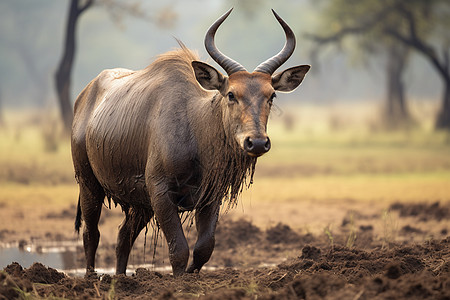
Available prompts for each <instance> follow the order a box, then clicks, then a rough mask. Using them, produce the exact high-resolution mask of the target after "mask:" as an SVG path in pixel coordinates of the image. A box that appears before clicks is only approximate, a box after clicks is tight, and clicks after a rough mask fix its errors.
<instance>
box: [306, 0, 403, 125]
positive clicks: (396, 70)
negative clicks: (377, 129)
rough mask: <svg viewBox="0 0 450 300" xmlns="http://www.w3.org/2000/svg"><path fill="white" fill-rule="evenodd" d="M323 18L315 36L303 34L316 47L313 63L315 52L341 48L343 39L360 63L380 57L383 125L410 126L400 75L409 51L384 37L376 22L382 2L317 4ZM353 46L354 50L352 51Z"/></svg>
mask: <svg viewBox="0 0 450 300" xmlns="http://www.w3.org/2000/svg"><path fill="white" fill-rule="evenodd" d="M321 4H324V5H325V6H324V7H322V8H321V10H322V14H323V19H322V20H323V21H322V25H321V27H322V28H320V29H319V32H320V33H319V34H307V36H308V37H309V38H311V39H312V40H313V41H315V43H316V47H314V48H313V50H312V55H313V59H314V60H317V55H318V53H319V50H320V49H322V48H323V47H324V46H326V45H329V44H335V45H337V46H338V47H339V48H341V49H342V48H345V45H346V44H345V39H346V38H349V37H350V38H353V43H351V44H350V46H349V47H348V48H350V49H351V50H350V51H348V52H350V53H353V55H355V56H359V57H360V58H362V60H363V61H368V60H370V59H371V58H374V57H375V56H374V54H380V53H381V54H382V55H384V57H385V58H386V65H385V74H386V86H385V89H386V91H385V97H386V99H385V105H384V109H383V115H382V118H383V121H384V124H385V125H386V126H387V127H388V128H398V127H403V126H405V125H409V124H410V123H411V116H410V114H409V111H408V107H407V105H406V100H405V91H404V90H405V88H404V83H403V74H404V71H405V68H406V66H407V63H408V58H409V49H408V48H407V47H404V46H402V45H399V43H398V42H396V41H395V40H393V39H392V38H391V37H389V36H387V35H386V34H385V33H384V32H383V28H382V26H379V25H378V21H379V20H380V19H381V18H382V15H383V14H386V12H387V10H388V8H387V7H386V6H385V1H372V0H362V1H354V0H351V1H346V0H336V1H327V2H323V1H322V2H321ZM387 22H389V23H390V24H389V26H398V24H397V23H398V20H396V19H395V18H390V19H389V20H387ZM355 45H356V47H355Z"/></svg>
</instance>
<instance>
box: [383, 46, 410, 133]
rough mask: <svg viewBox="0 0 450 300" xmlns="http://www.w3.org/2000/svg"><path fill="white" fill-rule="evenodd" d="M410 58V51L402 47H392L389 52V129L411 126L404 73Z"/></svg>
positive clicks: (387, 119)
mask: <svg viewBox="0 0 450 300" xmlns="http://www.w3.org/2000/svg"><path fill="white" fill-rule="evenodd" d="M407 57H408V49H407V48H406V47H403V46H402V45H398V44H397V45H395V44H394V45H391V46H390V47H389V50H388V59H387V67H386V75H387V76H386V78H387V85H386V86H387V94H386V107H385V112H384V114H385V115H384V120H385V122H386V123H385V125H386V126H387V127H388V128H403V127H405V126H407V125H409V124H410V123H411V122H410V121H411V117H410V114H409V110H408V107H407V105H406V102H405V88H404V84H403V78H402V76H403V73H404V70H405V66H406V60H407Z"/></svg>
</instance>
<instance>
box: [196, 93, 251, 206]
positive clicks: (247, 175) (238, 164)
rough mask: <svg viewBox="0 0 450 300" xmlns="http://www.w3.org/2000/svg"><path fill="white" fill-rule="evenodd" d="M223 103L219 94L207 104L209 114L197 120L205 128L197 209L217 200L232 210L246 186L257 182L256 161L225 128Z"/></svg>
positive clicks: (201, 140) (199, 147)
mask: <svg viewBox="0 0 450 300" xmlns="http://www.w3.org/2000/svg"><path fill="white" fill-rule="evenodd" d="M221 100H222V97H221V95H220V94H219V93H216V94H215V95H214V96H213V97H212V98H211V99H210V100H209V101H208V102H205V107H203V109H207V110H208V113H207V114H206V115H205V114H204V113H202V114H203V116H202V118H196V119H197V121H198V122H201V123H202V124H200V127H202V128H204V130H202V134H201V137H202V138H201V139H200V140H199V141H198V150H199V163H200V168H201V181H200V186H199V188H198V190H197V193H198V202H197V204H196V207H195V208H196V209H198V208H200V209H201V207H204V206H205V205H209V204H211V203H213V202H215V201H220V203H222V202H223V201H225V202H227V205H228V208H230V207H234V206H235V205H236V203H237V201H238V197H239V195H240V194H241V192H242V191H243V189H244V187H247V188H248V187H250V185H251V184H252V183H253V175H254V172H255V165H256V158H255V157H251V156H249V155H247V154H246V153H244V151H243V150H242V149H241V147H240V146H239V144H238V143H237V141H236V140H235V138H234V137H233V135H232V134H231V133H228V132H227V130H226V129H225V128H224V126H223V122H222V106H221V105H220V101H221ZM205 119H206V120H205ZM205 124H207V126H205Z"/></svg>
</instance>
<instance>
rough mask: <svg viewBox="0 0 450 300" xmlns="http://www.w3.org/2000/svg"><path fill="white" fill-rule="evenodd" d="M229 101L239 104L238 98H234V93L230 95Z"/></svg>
mask: <svg viewBox="0 0 450 300" xmlns="http://www.w3.org/2000/svg"><path fill="white" fill-rule="evenodd" d="M228 100H230V101H231V102H237V100H236V97H234V94H233V93H232V92H229V93H228Z"/></svg>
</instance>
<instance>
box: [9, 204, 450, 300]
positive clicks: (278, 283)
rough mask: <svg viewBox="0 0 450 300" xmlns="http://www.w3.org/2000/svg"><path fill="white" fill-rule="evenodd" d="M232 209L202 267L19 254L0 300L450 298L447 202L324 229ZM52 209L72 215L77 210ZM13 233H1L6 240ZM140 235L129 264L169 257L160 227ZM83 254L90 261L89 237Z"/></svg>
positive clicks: (352, 214) (400, 208)
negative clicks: (176, 272) (61, 262)
mask: <svg viewBox="0 0 450 300" xmlns="http://www.w3.org/2000/svg"><path fill="white" fill-rule="evenodd" d="M322 209H326V208H322ZM367 211H370V214H368V213H367ZM232 216H233V214H229V215H225V216H222V217H221V219H220V222H219V225H218V230H217V236H216V241H217V242H216V249H215V251H214V253H213V257H212V259H211V261H210V262H209V263H208V264H207V265H206V267H207V268H205V270H202V271H201V272H200V273H199V274H186V275H184V276H181V277H178V278H174V277H173V276H172V275H171V274H170V272H159V271H156V267H149V268H142V267H138V268H137V269H134V270H132V274H131V275H128V276H123V275H120V276H111V275H107V274H101V273H94V274H90V275H89V276H85V277H82V276H81V277H76V276H69V275H66V274H65V273H63V272H59V271H57V270H55V269H52V268H50V267H47V266H44V265H42V264H41V263H39V262H36V263H34V264H33V265H32V266H30V267H28V268H23V267H22V266H21V265H20V264H18V263H15V262H11V264H9V265H8V266H7V267H5V268H4V270H3V272H0V299H13V298H20V297H22V298H24V297H28V296H36V297H63V298H70V299H72V298H73V299H95V298H99V299H105V298H108V299H113V298H115V299H149V298H152V299H185V298H198V297H200V298H203V299H450V236H449V234H448V230H450V228H449V220H450V204H448V203H439V202H436V203H430V202H423V203H415V204H405V203H394V204H391V205H390V206H389V207H386V209H385V210H379V211H375V212H373V209H372V210H370V209H367V210H361V211H354V210H353V211H349V212H348V213H347V214H345V215H344V217H343V218H342V219H341V220H340V222H339V224H338V226H335V227H334V228H332V227H326V228H325V229H324V230H323V232H322V233H312V232H308V231H307V230H299V229H293V228H291V227H290V226H289V225H288V224H284V223H277V224H273V225H270V226H267V227H266V228H262V227H258V226H256V225H254V224H253V223H252V222H251V221H249V220H247V219H242V218H233V217H232ZM47 218H50V219H51V218H60V219H63V220H66V221H67V222H72V220H73V213H72V211H71V209H67V210H64V211H61V212H59V213H56V214H51V215H47ZM186 226H187V227H188V228H187V230H189V233H188V238H189V242H190V244H192V243H193V242H194V237H195V232H194V231H195V229H194V227H190V226H189V220H188V221H186ZM55 231H58V230H57V229H55ZM54 234H56V235H57V232H56V233H54ZM64 234H66V233H64V232H61V233H60V235H61V236H64ZM44 235H45V233H44ZM12 236H13V235H8V233H7V232H6V233H5V232H4V233H3V238H4V239H9V240H11V239H12ZM155 237H159V238H158V239H157V245H156V253H155V254H154V253H153V252H154V251H153V250H150V249H154V247H153V246H154V241H155ZM42 238H45V236H43V237H42ZM22 242H23V243H26V241H22ZM137 243H138V245H136V247H135V248H136V250H134V251H133V253H132V256H131V258H130V263H132V264H134V265H140V264H145V263H147V264H148V263H154V264H155V266H163V265H167V264H168V257H167V247H166V246H165V242H164V241H163V240H162V238H161V237H160V236H159V234H158V233H157V231H156V230H153V228H152V227H149V230H148V233H147V238H146V246H145V247H144V246H142V245H141V244H142V241H140V240H138V242H137ZM75 260H76V261H77V263H79V264H80V265H83V263H84V262H83V260H84V258H83V251H82V249H81V246H79V247H78V249H77V252H76V258H75ZM114 260H115V258H114V243H113V242H109V241H106V242H103V243H101V244H100V248H99V252H98V258H97V261H98V263H97V265H98V266H110V265H111V264H114Z"/></svg>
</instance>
